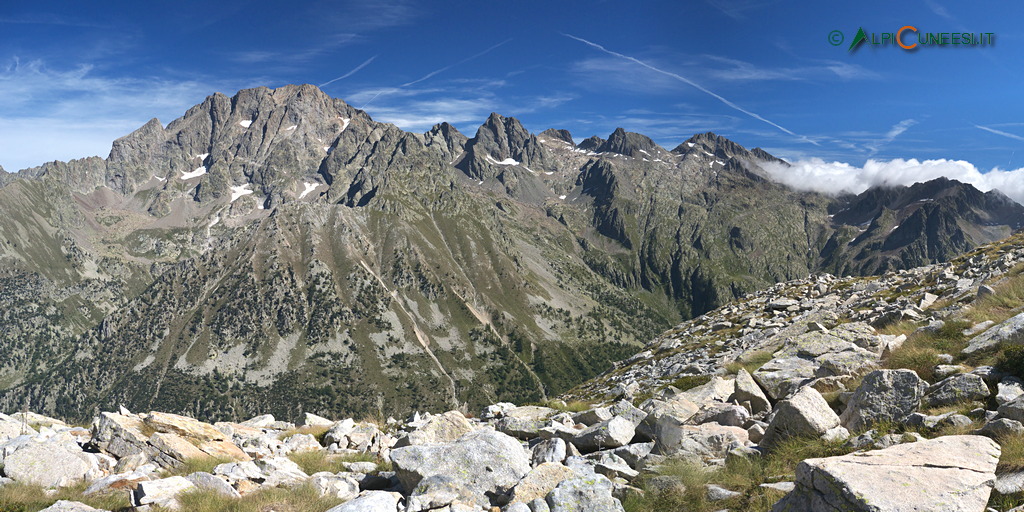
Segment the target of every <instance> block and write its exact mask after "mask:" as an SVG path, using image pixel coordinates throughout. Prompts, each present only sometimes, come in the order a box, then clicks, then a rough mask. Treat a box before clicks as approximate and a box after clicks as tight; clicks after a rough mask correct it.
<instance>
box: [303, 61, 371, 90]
mask: <svg viewBox="0 0 1024 512" xmlns="http://www.w3.org/2000/svg"><path fill="white" fill-rule="evenodd" d="M376 58H377V56H376V55H374V56H373V57H370V58H369V59H366V62H363V63H362V64H360V65H358V66H356V68H355V69H353V70H352V71H349V72H348V73H345V74H344V75H341V76H339V77H338V78H335V79H334V80H328V81H326V82H324V83H322V84H320V85H318V86H317V87H321V88H322V87H323V86H325V85H331V84H333V83H334V82H337V81H338V80H344V79H346V78H348V77H350V76H352V75H354V74H356V72H358V71H359V70H360V69H363V68H365V67H366V65H367V64H369V63H371V62H373V59H376Z"/></svg>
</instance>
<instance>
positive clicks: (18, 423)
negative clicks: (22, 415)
mask: <svg viewBox="0 0 1024 512" xmlns="http://www.w3.org/2000/svg"><path fill="white" fill-rule="evenodd" d="M35 434H36V430H35V429H34V428H32V427H30V426H29V425H28V422H27V421H23V420H21V419H18V418H17V417H14V416H8V415H6V414H0V441H7V440H9V439H14V438H15V437H18V436H23V435H35Z"/></svg>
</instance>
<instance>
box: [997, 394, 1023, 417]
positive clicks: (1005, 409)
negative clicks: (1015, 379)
mask: <svg viewBox="0 0 1024 512" xmlns="http://www.w3.org/2000/svg"><path fill="white" fill-rule="evenodd" d="M996 412H998V413H999V417H1000V418H1007V419H1011V420H1015V421H1020V422H1024V395H1021V396H1018V397H1017V398H1014V399H1013V400H1010V401H1009V402H1006V403H1005V404H1003V405H1000V406H999V408H998V409H996Z"/></svg>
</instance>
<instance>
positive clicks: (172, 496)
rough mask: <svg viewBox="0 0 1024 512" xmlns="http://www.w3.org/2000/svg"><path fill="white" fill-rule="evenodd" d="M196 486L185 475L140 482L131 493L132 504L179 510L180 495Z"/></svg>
mask: <svg viewBox="0 0 1024 512" xmlns="http://www.w3.org/2000/svg"><path fill="white" fill-rule="evenodd" d="M195 488H196V486H195V485H194V484H193V483H192V482H189V481H188V479H186V478H185V477H183V476H172V477H168V478H162V479H160V480H150V481H147V482H139V485H138V486H137V487H136V488H135V490H134V491H132V494H131V498H132V505H134V506H136V507H141V506H145V505H159V506H161V507H164V508H169V509H171V510H178V509H179V508H181V504H180V503H179V502H178V496H179V495H180V494H181V493H184V492H187V491H191V490H192V489H195Z"/></svg>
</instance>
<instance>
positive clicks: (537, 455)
mask: <svg viewBox="0 0 1024 512" xmlns="http://www.w3.org/2000/svg"><path fill="white" fill-rule="evenodd" d="M530 452H531V456H530V460H531V461H532V462H533V465H534V466H538V465H540V464H543V463H545V462H562V461H564V460H565V457H566V456H567V455H568V454H567V452H566V443H565V440H563V439H562V438H560V437H554V438H551V439H545V440H543V441H541V442H539V443H537V444H536V445H534V446H533V448H532V449H531V450H530Z"/></svg>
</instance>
